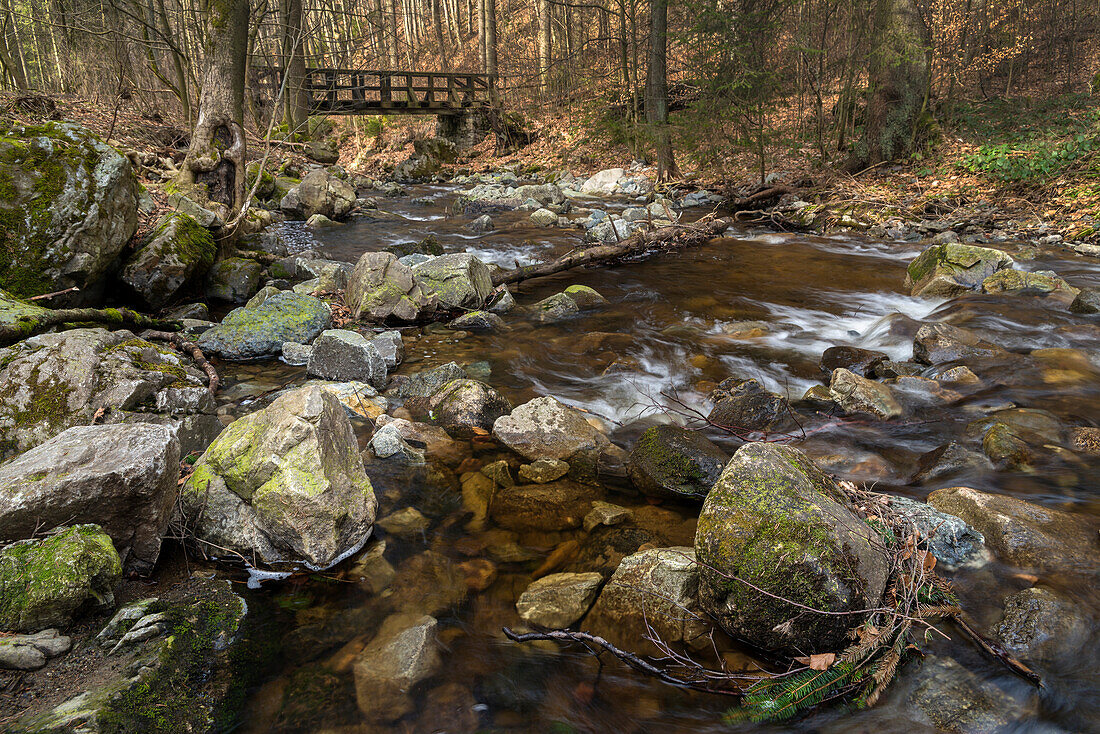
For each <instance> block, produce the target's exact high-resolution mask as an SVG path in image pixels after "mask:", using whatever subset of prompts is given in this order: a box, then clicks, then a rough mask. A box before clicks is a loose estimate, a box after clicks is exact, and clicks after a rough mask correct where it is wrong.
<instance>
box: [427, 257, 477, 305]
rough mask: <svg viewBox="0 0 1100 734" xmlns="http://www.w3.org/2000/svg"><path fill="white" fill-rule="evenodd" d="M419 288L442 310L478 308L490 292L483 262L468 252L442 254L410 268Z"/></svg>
mask: <svg viewBox="0 0 1100 734" xmlns="http://www.w3.org/2000/svg"><path fill="white" fill-rule="evenodd" d="M413 278H414V279H415V280H416V283H417V284H418V285H419V286H420V290H421V291H422V292H423V293H424V294H425V295H426V296H427V297H429V298H432V297H434V299H435V301H436V307H437V308H440V309H444V310H451V309H460V308H463V309H470V308H474V309H476V308H481V306H482V305H484V304H485V302H486V300H488V298H489V296H490V295H491V294H492V292H493V280H492V277H491V276H490V275H489V268H487V267H486V266H485V263H483V262H481V261H480V260H478V259H477V258H476V257H474V256H473V255H470V254H469V253H465V252H460V253H455V254H452V255H442V256H441V257H436V258H433V259H431V260H429V261H428V262H425V263H421V264H419V265H417V266H416V267H414V268H413Z"/></svg>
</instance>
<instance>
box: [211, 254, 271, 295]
mask: <svg viewBox="0 0 1100 734" xmlns="http://www.w3.org/2000/svg"><path fill="white" fill-rule="evenodd" d="M263 272H264V267H263V265H260V264H259V263H258V262H256V261H255V260H249V259H247V258H243V257H227V258H225V259H224V260H219V261H218V262H217V263H215V264H214V266H213V267H212V268H210V272H209V273H208V274H207V276H206V295H207V296H209V297H210V298H217V299H218V300H220V301H229V302H230V303H244V302H245V301H247V300H248V299H249V298H251V297H252V296H253V295H254V294H255V293H256V291H258V290H259V289H260V276H261V275H263Z"/></svg>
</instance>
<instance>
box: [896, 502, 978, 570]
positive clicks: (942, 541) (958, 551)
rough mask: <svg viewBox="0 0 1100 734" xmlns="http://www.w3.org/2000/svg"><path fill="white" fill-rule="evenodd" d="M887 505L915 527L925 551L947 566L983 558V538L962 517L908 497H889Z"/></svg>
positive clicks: (969, 562) (975, 561)
mask: <svg viewBox="0 0 1100 734" xmlns="http://www.w3.org/2000/svg"><path fill="white" fill-rule="evenodd" d="M890 507H892V508H893V509H894V510H895V511H897V512H898V514H900V515H902V516H903V517H905V519H907V520H908V521H909V522H911V523H912V524H913V525H914V526H915V527H916V528H917V532H919V533H920V534H921V537H922V538H924V540H925V542H926V543H927V544H928V550H929V551H931V552H932V555H934V556H935V557H936V560H938V561H939V562H940V563H942V564H944V565H945V566H946V567H948V568H955V567H957V566H961V565H965V564H971V563H973V564H981V563H982V562H983V561H984V560H986V555H987V554H986V552H985V538H984V537H982V534H981V533H979V532H978V531H977V530H975V529H974V528H972V527H970V526H969V525H967V524H966V522H964V521H963V520H962V519H961V518H958V517H955V516H954V515H948V514H947V513H946V512H940V511H939V510H937V509H936V508H934V507H932V506H931V505H926V504H924V503H923V502H917V501H915V500H911V499H909V498H907V497H890Z"/></svg>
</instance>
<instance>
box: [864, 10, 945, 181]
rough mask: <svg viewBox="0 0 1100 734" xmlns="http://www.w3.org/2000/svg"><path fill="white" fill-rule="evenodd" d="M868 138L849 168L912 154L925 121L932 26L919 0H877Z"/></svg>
mask: <svg viewBox="0 0 1100 734" xmlns="http://www.w3.org/2000/svg"><path fill="white" fill-rule="evenodd" d="M874 12H875V16H874V25H873V30H872V39H871V43H872V48H871V55H870V63H869V67H868V90H867V113H866V119H865V121H864V128H863V140H862V141H861V142H860V144H859V145H856V146H854V150H853V155H852V159H851V161H850V162H849V167H850V168H851V169H853V170H861V169H864V168H866V167H867V166H873V165H875V164H876V163H881V162H883V161H889V160H895V159H897V158H900V157H902V156H904V155H907V154H908V153H910V152H911V151H912V150H913V148H914V146H915V145H916V143H917V142H918V139H919V138H920V136H921V132H922V131H921V127H922V126H923V125H925V124H926V121H925V119H924V118H925V114H926V112H927V104H928V99H927V92H928V82H929V69H928V67H929V56H928V53H927V50H928V48H929V46H930V45H931V41H930V38H929V33H928V28H927V27H926V26H925V24H924V22H923V21H922V20H921V17H920V12H919V8H918V7H917V5H916V2H915V0H876V3H875V9H874Z"/></svg>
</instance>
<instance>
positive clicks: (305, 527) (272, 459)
mask: <svg viewBox="0 0 1100 734" xmlns="http://www.w3.org/2000/svg"><path fill="white" fill-rule="evenodd" d="M375 508H376V502H375V498H374V489H373V488H372V487H371V483H370V480H369V479H368V478H367V475H366V472H365V471H364V470H363V462H362V460H361V459H360V457H359V447H358V445H357V443H356V440H355V434H354V433H353V432H352V428H351V423H350V422H349V421H348V417H347V415H346V413H345V412H344V407H343V406H342V405H341V404H340V401H339V400H337V399H336V398H335V397H334V396H333V395H330V394H329V393H327V392H325V391H324V390H322V389H321V388H320V387H318V386H316V385H311V386H308V387H303V388H300V389H297V390H294V391H292V392H289V393H286V394H285V395H283V396H282V397H280V398H278V399H276V400H275V402H273V403H272V404H271V405H269V406H268V407H266V408H264V409H263V410H260V411H258V412H256V413H252V414H250V415H247V416H245V417H244V418H241V419H239V420H237V421H234V422H233V423H232V424H230V425H229V427H227V428H226V429H225V430H224V431H223V432H222V434H221V435H220V436H218V438H217V440H215V441H214V443H212V444H211V445H210V448H209V449H207V451H206V453H205V454H203V455H202V457H201V458H200V459H199V460H198V462H197V463H196V464H195V470H194V473H192V474H191V476H190V477H188V479H187V481H186V483H185V484H184V485H183V488H182V490H181V492H180V505H179V510H178V512H179V519H180V521H181V522H182V523H183V524H184V526H185V527H186V528H187V532H188V535H189V536H190V537H191V538H193V539H194V540H195V541H196V542H197V543H198V545H199V546H200V547H202V548H204V549H205V550H207V551H208V552H210V553H212V554H214V555H221V554H224V553H229V554H239V555H240V556H243V557H244V558H247V559H249V560H250V561H251V560H252V559H258V560H260V561H263V562H264V563H269V564H270V563H277V562H282V561H286V562H299V561H304V562H306V563H308V564H309V565H311V566H313V567H318V568H320V567H327V566H329V565H331V564H332V563H334V562H336V561H337V560H339V559H340V558H342V557H343V556H345V555H346V554H347V553H349V552H352V551H354V550H355V549H357V548H359V547H361V546H362V544H363V543H364V542H365V541H366V539H367V537H368V536H369V535H370V532H371V528H372V525H373V523H374V517H375Z"/></svg>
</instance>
